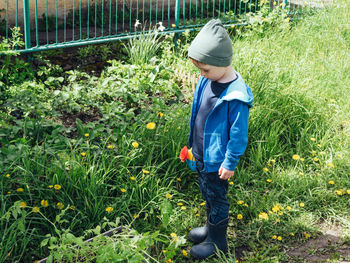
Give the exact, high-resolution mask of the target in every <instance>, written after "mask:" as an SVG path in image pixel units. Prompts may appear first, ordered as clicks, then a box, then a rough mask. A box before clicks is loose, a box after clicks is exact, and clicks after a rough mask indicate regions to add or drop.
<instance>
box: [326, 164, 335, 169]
mask: <svg viewBox="0 0 350 263" xmlns="http://www.w3.org/2000/svg"><path fill="white" fill-rule="evenodd" d="M327 166H328V167H329V168H334V167H335V165H334V164H333V163H329V164H327Z"/></svg>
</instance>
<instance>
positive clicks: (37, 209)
mask: <svg viewBox="0 0 350 263" xmlns="http://www.w3.org/2000/svg"><path fill="white" fill-rule="evenodd" d="M32 211H33V212H34V213H39V212H40V208H39V207H37V206H34V207H33V209H32Z"/></svg>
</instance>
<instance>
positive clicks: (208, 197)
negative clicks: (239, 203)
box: [196, 161, 230, 224]
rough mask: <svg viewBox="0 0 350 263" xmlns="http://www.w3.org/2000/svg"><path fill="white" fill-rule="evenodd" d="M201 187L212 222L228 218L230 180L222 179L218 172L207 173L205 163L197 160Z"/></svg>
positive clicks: (215, 222)
mask: <svg viewBox="0 0 350 263" xmlns="http://www.w3.org/2000/svg"><path fill="white" fill-rule="evenodd" d="M196 168H197V172H198V180H199V187H200V190H201V193H202V197H203V199H204V200H205V202H206V206H207V211H208V212H209V218H210V222H211V223H212V224H217V223H219V222H220V221H221V220H223V219H226V218H228V212H229V206H230V205H229V202H228V200H227V197H226V195H227V191H228V181H227V180H222V179H220V177H219V174H218V172H214V173H207V172H205V171H204V164H203V163H202V162H199V161H196Z"/></svg>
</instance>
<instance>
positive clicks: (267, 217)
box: [259, 212, 269, 220]
mask: <svg viewBox="0 0 350 263" xmlns="http://www.w3.org/2000/svg"><path fill="white" fill-rule="evenodd" d="M259 218H260V219H263V220H269V215H268V214H267V213H265V212H261V213H260V214H259Z"/></svg>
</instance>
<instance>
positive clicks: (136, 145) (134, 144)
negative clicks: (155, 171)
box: [131, 142, 139, 148]
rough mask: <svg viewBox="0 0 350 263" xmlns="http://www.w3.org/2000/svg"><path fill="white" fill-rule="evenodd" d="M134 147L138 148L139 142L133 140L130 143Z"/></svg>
mask: <svg viewBox="0 0 350 263" xmlns="http://www.w3.org/2000/svg"><path fill="white" fill-rule="evenodd" d="M131 145H132V146H133V147H134V148H139V143H138V142H133V143H132V144H131Z"/></svg>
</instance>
